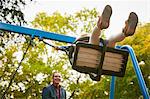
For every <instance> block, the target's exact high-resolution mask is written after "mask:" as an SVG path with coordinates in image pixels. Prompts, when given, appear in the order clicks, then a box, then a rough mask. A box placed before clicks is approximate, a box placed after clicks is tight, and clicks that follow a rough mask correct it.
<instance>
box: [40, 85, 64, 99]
mask: <svg viewBox="0 0 150 99" xmlns="http://www.w3.org/2000/svg"><path fill="white" fill-rule="evenodd" d="M42 99H58V98H57V95H56V89H55V87H54V85H49V86H47V87H44V88H43V91H42ZM60 99H66V91H65V89H64V88H62V87H60Z"/></svg>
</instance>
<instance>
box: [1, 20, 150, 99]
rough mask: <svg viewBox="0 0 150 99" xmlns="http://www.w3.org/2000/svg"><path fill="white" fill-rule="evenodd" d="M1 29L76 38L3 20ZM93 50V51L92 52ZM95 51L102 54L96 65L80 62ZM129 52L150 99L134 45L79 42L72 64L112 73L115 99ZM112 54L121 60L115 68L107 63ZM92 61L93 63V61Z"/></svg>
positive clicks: (61, 38) (62, 39)
mask: <svg viewBox="0 0 150 99" xmlns="http://www.w3.org/2000/svg"><path fill="white" fill-rule="evenodd" d="M0 30H4V31H10V32H14V33H19V34H24V35H30V36H31V37H32V38H34V37H39V38H40V39H42V38H43V39H44V38H46V39H50V40H55V41H60V42H66V43H73V42H74V41H75V39H76V38H75V37H70V36H65V35H61V34H56V33H53V32H45V31H42V30H36V29H31V28H25V27H21V26H15V25H10V24H6V23H1V22H0ZM103 44H104V43H103ZM62 48H63V47H62ZM85 49H86V50H85ZM87 49H88V50H87ZM91 51H92V54H90V52H91ZM93 52H94V53H95V54H96V55H100V60H99V61H98V62H97V61H96V62H95V61H94V64H96V65H93V64H91V65H89V64H88V65H86V60H83V62H80V56H81V57H82V56H83V58H85V57H86V56H84V55H85V54H90V55H92V57H94V56H93ZM128 53H129V55H130V57H131V59H132V62H133V67H134V70H135V73H136V76H137V79H138V83H139V86H140V89H141V91H142V94H143V97H144V99H149V98H150V97H149V93H148V89H147V87H146V84H145V81H144V79H143V76H142V73H141V70H140V67H139V65H138V62H137V59H136V56H135V54H134V51H133V49H132V47H130V46H128V45H126V46H116V49H111V48H106V46H105V44H104V46H103V47H99V46H93V45H89V44H84V43H81V42H79V43H77V44H76V50H75V54H74V55H75V56H74V59H73V60H74V61H73V64H72V65H73V69H76V70H77V71H80V72H84V73H89V72H95V71H97V72H95V73H98V74H99V75H101V74H106V75H112V80H111V85H110V99H114V92H115V90H114V89H115V80H116V78H115V76H124V74H125V68H126V63H127V59H128ZM105 55H106V56H105ZM112 55H113V56H115V57H116V58H117V59H119V60H115V63H114V64H116V65H117V67H115V68H114V66H115V65H113V66H111V67H110V66H109V65H110V64H107V62H110V63H111V60H110V59H107V58H110V56H112ZM77 56H79V57H77ZM105 57H107V58H106V59H107V61H106V60H105V59H104V58H105ZM78 58H79V59H78ZM94 58H95V57H94ZM96 59H97V58H96ZM120 59H121V61H120ZM91 63H93V61H92V62H91ZM90 66H91V67H90ZM97 66H98V67H97ZM93 67H94V68H93ZM84 68H89V69H87V70H86V71H84V70H85V69H84ZM95 69H96V70H95ZM91 70H92V71H91ZM100 73H101V74H100Z"/></svg>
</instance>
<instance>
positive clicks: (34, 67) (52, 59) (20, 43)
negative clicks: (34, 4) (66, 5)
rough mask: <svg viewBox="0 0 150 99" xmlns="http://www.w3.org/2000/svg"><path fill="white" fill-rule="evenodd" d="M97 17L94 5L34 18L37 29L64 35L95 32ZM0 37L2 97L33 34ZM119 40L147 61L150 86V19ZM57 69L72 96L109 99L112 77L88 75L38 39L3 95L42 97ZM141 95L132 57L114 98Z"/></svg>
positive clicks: (146, 76)
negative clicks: (90, 76) (134, 31)
mask: <svg viewBox="0 0 150 99" xmlns="http://www.w3.org/2000/svg"><path fill="white" fill-rule="evenodd" d="M97 17H98V11H97V10H96V9H95V8H94V9H91V10H89V9H86V8H84V9H82V10H80V11H78V12H76V13H74V14H72V15H70V14H67V13H66V14H61V13H59V12H58V11H57V12H54V13H53V14H51V15H47V14H46V13H45V12H41V13H39V14H38V15H37V16H36V18H35V19H34V20H33V22H32V25H33V26H34V27H35V28H38V29H42V30H45V31H51V32H57V33H61V34H64V35H68V34H69V35H81V34H82V33H91V32H92V29H93V27H94V25H95V24H96V21H97ZM3 20H4V19H3ZM5 20H7V19H5ZM12 20H13V19H12ZM22 20H24V19H22ZM13 21H16V20H13ZM16 22H17V21H16ZM0 40H1V41H0V42H1V43H0V90H1V92H0V96H2V94H3V92H4V91H5V89H6V87H7V86H8V83H9V81H10V79H11V76H12V74H13V72H14V71H15V70H16V68H17V66H18V64H19V62H20V60H21V58H22V55H23V53H24V52H25V50H26V48H27V45H28V44H29V40H30V37H28V36H22V35H18V34H14V33H11V34H10V33H8V32H1V36H0ZM47 42H49V43H51V44H54V45H58V46H59V45H67V44H66V43H60V42H55V41H50V40H47ZM118 44H119V45H126V44H127V45H130V46H132V47H133V49H134V51H135V54H136V56H137V59H138V62H139V63H141V61H143V63H144V64H141V65H140V68H141V71H142V74H143V77H144V79H145V82H146V85H147V87H148V90H149V91H150V66H149V64H150V51H149V50H150V22H147V23H145V24H143V25H141V24H139V25H138V28H137V31H136V33H135V35H134V36H132V37H128V38H126V39H125V40H124V41H122V42H121V43H118ZM55 70H58V71H60V72H61V73H62V75H63V82H62V85H63V86H64V87H65V89H66V90H67V95H68V98H69V97H70V98H73V99H108V98H109V95H110V93H109V91H110V89H109V87H110V80H111V77H110V76H102V79H101V81H99V82H93V81H92V80H91V79H90V78H89V76H88V75H85V74H81V73H78V72H76V71H74V70H72V67H71V65H70V63H69V61H68V57H67V56H66V55H65V53H63V52H60V51H56V50H54V49H53V48H51V47H49V46H47V45H45V44H44V43H43V42H42V41H40V40H39V39H38V38H35V39H34V40H33V41H32V44H31V46H30V48H29V50H28V52H27V53H26V56H25V59H24V60H23V62H22V64H21V67H20V68H19V70H18V71H17V74H16V76H15V78H14V80H13V83H12V85H11V87H10V88H9V90H8V93H7V94H6V95H5V97H6V98H15V99H24V98H25V99H40V98H41V92H42V89H43V87H45V86H47V85H48V84H50V82H51V75H52V72H53V71H55ZM138 98H139V99H141V98H143V97H142V93H141V91H140V89H139V86H138V81H137V78H136V75H135V72H134V70H133V66H132V62H131V60H130V59H129V61H128V65H127V69H126V74H125V77H123V78H117V80H116V92H115V99H138Z"/></svg>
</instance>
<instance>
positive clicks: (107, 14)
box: [97, 5, 112, 29]
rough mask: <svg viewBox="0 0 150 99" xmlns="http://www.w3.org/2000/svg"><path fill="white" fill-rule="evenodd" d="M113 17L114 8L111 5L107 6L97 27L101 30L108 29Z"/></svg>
mask: <svg viewBox="0 0 150 99" xmlns="http://www.w3.org/2000/svg"><path fill="white" fill-rule="evenodd" d="M111 15H112V8H111V6H110V5H106V6H105V8H104V10H103V12H102V15H101V16H100V17H99V20H98V22H97V27H98V28H100V29H106V28H108V27H109V21H110V17H111Z"/></svg>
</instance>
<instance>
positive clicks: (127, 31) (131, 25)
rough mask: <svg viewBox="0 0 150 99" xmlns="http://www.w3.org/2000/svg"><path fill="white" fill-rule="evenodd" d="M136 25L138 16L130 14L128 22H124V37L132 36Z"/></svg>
mask: <svg viewBox="0 0 150 99" xmlns="http://www.w3.org/2000/svg"><path fill="white" fill-rule="evenodd" d="M137 23H138V16H137V14H136V13H134V12H131V13H130V15H129V17H128V20H126V21H125V27H124V28H123V33H124V35H125V36H126V37H127V36H132V35H133V34H134V33H135V29H136V26H137Z"/></svg>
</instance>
